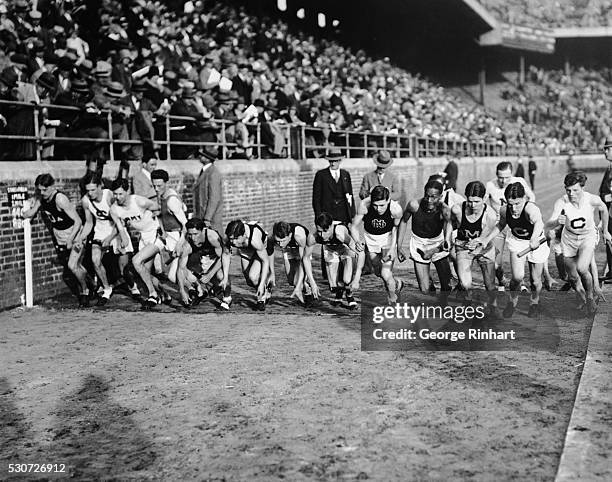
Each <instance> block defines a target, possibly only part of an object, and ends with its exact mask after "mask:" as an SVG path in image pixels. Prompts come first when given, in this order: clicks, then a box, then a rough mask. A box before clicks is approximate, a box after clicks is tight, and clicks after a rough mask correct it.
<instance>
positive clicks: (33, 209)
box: [21, 197, 40, 218]
mask: <svg viewBox="0 0 612 482" xmlns="http://www.w3.org/2000/svg"><path fill="white" fill-rule="evenodd" d="M26 202H27V201H26ZM39 209H40V199H39V198H38V197H37V198H35V199H34V202H33V203H32V205H31V206H30V207H29V209H24V210H23V211H21V215H22V216H23V217H24V218H33V217H34V216H36V213H37V212H38V210H39Z"/></svg>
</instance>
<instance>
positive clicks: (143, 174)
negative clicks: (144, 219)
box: [132, 157, 157, 199]
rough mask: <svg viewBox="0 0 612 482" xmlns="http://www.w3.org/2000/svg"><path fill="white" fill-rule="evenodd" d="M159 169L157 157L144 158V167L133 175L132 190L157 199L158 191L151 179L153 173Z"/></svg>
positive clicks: (140, 194)
mask: <svg viewBox="0 0 612 482" xmlns="http://www.w3.org/2000/svg"><path fill="white" fill-rule="evenodd" d="M155 169H157V158H156V157H151V158H149V159H147V158H143V160H142V167H141V168H140V169H139V170H138V171H136V172H135V173H134V176H132V192H133V193H134V194H138V195H139V196H143V197H146V198H149V199H157V193H156V192H155V188H154V187H153V182H152V181H151V173H152V172H153V171H154V170H155Z"/></svg>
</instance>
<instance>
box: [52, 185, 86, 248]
mask: <svg viewBox="0 0 612 482" xmlns="http://www.w3.org/2000/svg"><path fill="white" fill-rule="evenodd" d="M55 205H56V206H57V208H58V209H59V210H61V211H64V213H66V215H67V216H68V217H69V218H70V219H72V221H73V222H74V224H73V225H72V230H71V231H70V236H68V240H67V241H66V247H67V248H68V249H70V248H72V244H73V242H74V240H75V238H76V236H77V235H78V234H79V231H80V230H81V226H82V225H83V223H82V222H81V217H80V216H79V214H78V213H77V211H76V208H75V207H74V205H73V204H72V203H71V202H70V199H68V196H66V195H65V194H63V193H61V192H60V193H58V194H57V196H56V197H55Z"/></svg>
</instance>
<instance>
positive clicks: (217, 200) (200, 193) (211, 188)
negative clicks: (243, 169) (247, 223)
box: [193, 164, 223, 233]
mask: <svg viewBox="0 0 612 482" xmlns="http://www.w3.org/2000/svg"><path fill="white" fill-rule="evenodd" d="M193 211H194V213H195V215H196V216H197V217H198V218H200V219H203V220H204V221H209V222H210V224H211V226H212V227H213V228H214V229H216V230H217V231H218V232H220V233H222V232H223V229H222V228H223V226H222V222H223V176H222V175H221V172H220V171H219V169H217V167H216V166H215V165H214V164H213V165H212V166H210V167H209V168H208V169H206V171H204V172H200V175H199V176H198V178H197V179H196V182H195V183H194V184H193Z"/></svg>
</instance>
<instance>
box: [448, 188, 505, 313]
mask: <svg viewBox="0 0 612 482" xmlns="http://www.w3.org/2000/svg"><path fill="white" fill-rule="evenodd" d="M485 195H486V188H485V186H484V184H483V183H481V182H480V181H472V182H470V183H468V185H467V186H466V187H465V197H466V198H467V201H464V202H463V203H461V204H455V205H454V206H453V207H452V208H451V219H452V221H453V225H456V226H457V227H458V229H457V237H456V239H455V241H454V250H455V253H456V258H457V275H458V277H459V282H460V283H461V286H463V288H464V289H465V290H466V293H467V294H466V303H467V304H471V303H472V301H473V298H472V264H473V263H474V261H476V262H477V263H478V265H479V266H480V269H481V271H482V278H483V281H484V285H485V289H486V290H487V295H488V303H489V314H490V316H491V317H492V318H494V319H496V318H499V312H498V309H497V299H496V296H495V295H496V293H495V247H494V246H493V244H492V243H490V244H489V246H478V245H477V244H476V243H475V242H474V240H475V239H477V238H479V237H482V236H486V235H488V234H489V233H490V232H491V230H492V229H493V228H494V227H495V224H496V223H497V215H496V214H495V213H494V212H493V210H492V209H491V208H490V207H488V206H487V205H486V204H485V202H484V197H485Z"/></svg>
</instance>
